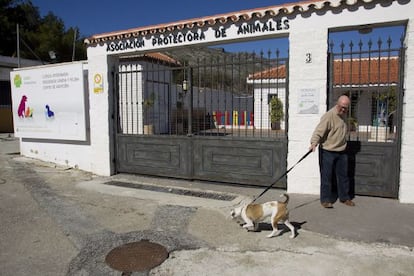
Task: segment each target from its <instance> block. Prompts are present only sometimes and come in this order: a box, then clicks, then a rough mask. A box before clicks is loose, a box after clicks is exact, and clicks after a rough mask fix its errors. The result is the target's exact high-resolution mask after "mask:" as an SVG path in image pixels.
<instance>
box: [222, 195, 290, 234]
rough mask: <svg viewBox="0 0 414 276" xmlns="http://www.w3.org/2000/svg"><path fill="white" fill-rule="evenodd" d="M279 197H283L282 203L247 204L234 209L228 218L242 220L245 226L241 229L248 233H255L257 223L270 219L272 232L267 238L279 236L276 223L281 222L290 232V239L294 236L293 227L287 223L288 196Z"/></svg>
mask: <svg viewBox="0 0 414 276" xmlns="http://www.w3.org/2000/svg"><path fill="white" fill-rule="evenodd" d="M280 196H281V197H285V198H286V199H285V201H284V202H280V201H269V202H265V203H263V204H247V205H242V206H240V207H236V208H235V209H233V210H232V211H231V212H230V216H231V217H232V218H233V219H235V218H242V219H243V221H244V222H245V224H244V225H243V228H246V229H247V230H248V231H250V230H251V229H254V231H257V229H258V226H259V222H261V221H263V220H264V219H266V218H267V217H270V222H271V224H272V228H273V231H272V233H270V234H269V235H267V237H268V238H271V237H274V236H277V235H279V234H280V232H279V230H278V228H277V224H278V222H279V221H280V222H283V223H284V224H285V225H286V226H287V227H288V228H289V229H290V232H291V235H290V238H294V237H295V236H296V233H295V227H293V225H292V224H291V223H290V222H289V211H288V209H287V204H288V202H289V195H288V194H282V195H280Z"/></svg>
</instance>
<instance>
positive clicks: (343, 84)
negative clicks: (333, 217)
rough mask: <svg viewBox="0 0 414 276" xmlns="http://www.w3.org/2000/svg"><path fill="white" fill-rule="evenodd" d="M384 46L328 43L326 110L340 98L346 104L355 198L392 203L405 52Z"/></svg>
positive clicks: (396, 183) (395, 190)
mask: <svg viewBox="0 0 414 276" xmlns="http://www.w3.org/2000/svg"><path fill="white" fill-rule="evenodd" d="M401 41H402V40H401ZM385 42H386V43H383V41H382V40H381V39H379V40H378V41H377V42H375V43H373V42H372V41H371V40H369V41H368V42H367V43H366V44H364V43H362V42H361V41H360V42H359V43H358V44H353V43H352V42H350V43H349V44H344V43H341V44H340V45H338V47H336V46H335V45H334V44H333V43H332V42H331V43H330V53H329V56H330V62H329V69H330V70H329V90H328V101H329V102H328V106H329V108H330V107H332V106H333V105H335V101H336V99H337V98H338V97H339V96H340V95H342V94H345V95H348V96H349V98H350V99H351V105H350V109H349V111H348V128H349V130H350V132H349V136H348V141H349V142H348V151H349V157H350V158H349V162H350V164H349V165H350V172H349V173H350V176H351V179H352V182H353V187H354V191H355V194H359V195H370V196H381V197H390V198H397V197H398V186H399V174H400V148H401V145H400V144H401V126H402V104H403V95H404V89H403V75H404V67H403V65H404V55H405V51H404V47H403V45H402V42H401V45H400V44H399V43H398V44H397V47H393V46H392V45H393V44H392V41H391V39H390V38H389V39H388V40H386V41H385ZM335 47H336V48H335ZM335 49H336V50H335Z"/></svg>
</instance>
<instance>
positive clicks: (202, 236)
mask: <svg viewBox="0 0 414 276" xmlns="http://www.w3.org/2000/svg"><path fill="white" fill-rule="evenodd" d="M17 152H18V143H17V141H16V140H15V139H12V138H9V137H5V136H4V135H0V184H1V185H0V210H2V212H1V213H0V221H1V222H2V227H0V248H1V252H0V274H1V275H121V272H119V271H115V270H112V269H111V268H110V267H109V266H108V265H107V264H106V263H105V256H107V254H108V252H109V251H110V250H112V249H113V248H115V247H117V246H120V245H122V244H125V243H130V242H134V241H139V240H149V241H152V242H156V243H158V244H161V245H162V246H165V248H167V250H168V252H169V257H168V259H167V260H166V261H165V262H164V263H162V264H161V265H160V266H158V267H156V268H154V269H153V270H151V271H150V272H149V271H147V272H145V273H138V272H136V273H133V274H132V275H218V274H220V275H275V274H278V275H318V276H319V275H333V274H334V275H338V274H340V275H412V271H414V253H413V247H414V239H413V237H414V219H413V218H414V205H411V204H400V203H399V202H398V201H396V200H390V199H382V198H371V197H356V198H355V203H356V204H357V205H356V206H355V207H348V206H345V205H343V204H341V203H337V204H335V206H334V209H324V208H322V207H321V206H320V204H319V200H318V196H315V195H299V194H291V195H290V203H289V209H290V220H291V222H292V224H293V225H294V226H295V227H296V229H297V233H298V235H297V237H296V238H295V239H289V234H288V233H286V232H283V233H282V234H281V235H280V236H278V237H275V238H272V239H268V238H266V235H267V234H268V233H269V225H267V224H262V225H261V227H262V228H261V231H260V232H246V231H245V230H243V229H242V228H241V227H240V226H239V225H238V224H237V223H236V222H235V221H232V220H231V219H229V216H228V215H229V211H230V209H231V208H232V207H234V206H235V205H237V204H238V203H239V202H240V201H242V200H246V199H247V197H253V196H256V195H257V194H259V193H260V192H261V191H262V189H260V188H251V187H243V186H234V185H233V186H232V185H227V184H224V183H205V182H199V181H182V180H174V179H165V178H153V177H144V176H135V175H127V174H119V175H115V176H112V177H99V176H95V175H92V174H90V173H86V172H82V171H79V170H76V169H72V168H65V167H61V166H55V165H54V164H50V163H46V162H41V161H38V160H34V159H30V158H25V157H21V156H19V155H18V154H16V153H17ZM108 182H112V184H113V182H118V183H119V182H121V183H128V185H129V187H120V186H119V185H118V186H114V185H108ZM142 185H144V186H146V187H169V189H170V190H167V191H154V190H147V189H143V188H142ZM175 189H186V190H188V191H192V192H193V193H194V194H197V193H196V192H198V191H202V192H204V193H211V194H213V195H217V196H219V197H220V196H224V195H228V196H234V198H232V199H227V200H218V199H211V198H204V197H196V196H186V195H180V194H174V193H172V191H173V190H175ZM283 192H284V191H281V190H270V191H268V192H267V193H266V194H265V195H264V197H263V198H261V199H260V202H263V201H267V200H271V199H272V200H274V199H279V195H280V194H281V193H283Z"/></svg>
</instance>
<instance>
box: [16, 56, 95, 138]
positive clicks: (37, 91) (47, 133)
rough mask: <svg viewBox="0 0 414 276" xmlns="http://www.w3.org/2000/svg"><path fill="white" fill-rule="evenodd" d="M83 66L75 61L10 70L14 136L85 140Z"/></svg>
mask: <svg viewBox="0 0 414 276" xmlns="http://www.w3.org/2000/svg"><path fill="white" fill-rule="evenodd" d="M83 67H84V64H83V63H82V62H77V63H66V64H59V65H46V66H40V67H36V68H35V67H31V68H28V69H25V68H20V69H18V70H15V71H13V72H11V73H10V80H11V84H12V101H13V120H14V133H15V136H16V137H22V138H37V139H57V140H78V141H84V140H86V116H85V96H87V93H85V87H84V80H85V78H86V71H84V68H83Z"/></svg>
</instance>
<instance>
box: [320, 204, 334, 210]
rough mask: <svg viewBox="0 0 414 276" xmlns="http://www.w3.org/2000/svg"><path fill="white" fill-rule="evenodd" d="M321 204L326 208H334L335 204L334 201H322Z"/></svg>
mask: <svg viewBox="0 0 414 276" xmlns="http://www.w3.org/2000/svg"><path fill="white" fill-rule="evenodd" d="M321 205H322V207H324V208H328V209H329V208H333V204H332V203H330V202H322V203H321Z"/></svg>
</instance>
